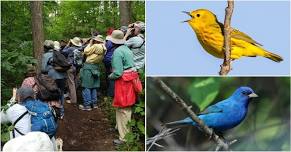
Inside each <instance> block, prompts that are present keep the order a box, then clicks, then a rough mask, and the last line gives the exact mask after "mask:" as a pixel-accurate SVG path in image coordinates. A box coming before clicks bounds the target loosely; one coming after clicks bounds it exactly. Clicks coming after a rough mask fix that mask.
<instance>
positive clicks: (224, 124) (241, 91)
mask: <svg viewBox="0 0 291 152" xmlns="http://www.w3.org/2000/svg"><path fill="white" fill-rule="evenodd" d="M255 97H258V95H257V94H255V92H254V91H253V90H252V89H251V88H249V87H240V88H238V89H237V90H236V91H235V92H234V93H233V94H232V95H231V96H230V97H229V98H228V99H225V100H223V101H220V102H218V103H216V104H214V105H212V106H209V107H208V108H207V109H206V110H205V111H203V112H202V113H200V114H199V116H198V117H199V118H200V119H201V120H203V122H204V124H206V125H207V126H208V127H210V128H212V129H213V130H214V131H215V132H223V131H225V130H228V129H231V128H233V127H235V126H237V125H238V124H240V123H241V122H242V121H243V120H244V118H245V116H246V114H247V111H248V105H249V101H250V99H251V98H255ZM165 125H166V126H167V127H173V126H177V125H178V126H179V125H193V126H197V127H199V126H198V125H197V124H196V122H194V121H193V120H192V119H191V118H190V117H187V118H185V119H183V120H179V121H174V122H170V123H166V124H165Z"/></svg>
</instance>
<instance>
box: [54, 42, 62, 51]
mask: <svg viewBox="0 0 291 152" xmlns="http://www.w3.org/2000/svg"><path fill="white" fill-rule="evenodd" d="M60 49H61V44H60V42H58V41H54V50H56V51H59V50H60Z"/></svg>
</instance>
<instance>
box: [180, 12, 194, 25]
mask: <svg viewBox="0 0 291 152" xmlns="http://www.w3.org/2000/svg"><path fill="white" fill-rule="evenodd" d="M182 13H185V14H187V15H189V16H190V17H192V16H191V14H190V12H187V11H182ZM188 21H190V20H185V21H182V23H185V22H188Z"/></svg>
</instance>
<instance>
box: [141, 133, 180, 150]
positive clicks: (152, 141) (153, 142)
mask: <svg viewBox="0 0 291 152" xmlns="http://www.w3.org/2000/svg"><path fill="white" fill-rule="evenodd" d="M178 130H180V128H176V129H171V128H168V129H165V128H163V129H162V130H160V132H159V133H158V134H157V135H155V136H154V137H150V138H147V140H146V145H150V146H149V148H148V151H149V150H150V149H151V148H152V146H153V145H156V146H159V147H163V146H162V145H159V144H157V143H156V142H157V141H158V140H161V139H163V138H166V137H168V136H171V135H173V134H174V133H175V132H176V131H178Z"/></svg>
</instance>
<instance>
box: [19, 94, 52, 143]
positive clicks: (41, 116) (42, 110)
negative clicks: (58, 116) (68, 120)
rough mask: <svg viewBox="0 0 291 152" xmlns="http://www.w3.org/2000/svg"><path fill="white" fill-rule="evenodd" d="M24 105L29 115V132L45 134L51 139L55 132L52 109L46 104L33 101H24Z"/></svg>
mask: <svg viewBox="0 0 291 152" xmlns="http://www.w3.org/2000/svg"><path fill="white" fill-rule="evenodd" d="M24 105H25V107H26V108H27V110H28V112H29V113H30V114H31V131H41V132H45V133H46V134H48V135H49V136H50V138H51V137H53V136H54V135H55V134H56V130H57V123H56V121H55V117H54V113H53V109H52V108H51V107H50V106H49V105H48V104H47V103H45V102H42V101H40V100H35V99H28V100H26V101H25V102H24Z"/></svg>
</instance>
